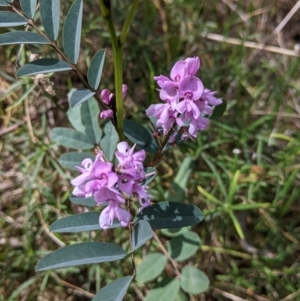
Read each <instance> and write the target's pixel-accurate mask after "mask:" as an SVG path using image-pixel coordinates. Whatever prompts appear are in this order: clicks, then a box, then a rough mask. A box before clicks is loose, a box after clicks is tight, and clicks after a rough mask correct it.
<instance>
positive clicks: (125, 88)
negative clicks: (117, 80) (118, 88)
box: [122, 84, 128, 100]
mask: <svg viewBox="0 0 300 301" xmlns="http://www.w3.org/2000/svg"><path fill="white" fill-rule="evenodd" d="M127 90H128V87H127V85H124V84H123V85H122V99H123V100H124V99H125V98H126V95H127Z"/></svg>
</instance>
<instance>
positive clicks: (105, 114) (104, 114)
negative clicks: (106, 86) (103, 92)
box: [100, 109, 114, 119]
mask: <svg viewBox="0 0 300 301" xmlns="http://www.w3.org/2000/svg"><path fill="white" fill-rule="evenodd" d="M113 116H114V111H113V110H110V109H109V110H104V111H102V112H101V113H100V118H103V119H107V118H111V117H113Z"/></svg>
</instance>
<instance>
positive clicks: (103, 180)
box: [71, 154, 118, 197]
mask: <svg viewBox="0 0 300 301" xmlns="http://www.w3.org/2000/svg"><path fill="white" fill-rule="evenodd" d="M81 165H82V166H83V167H84V168H82V167H78V166H76V167H77V169H78V170H79V171H80V172H81V173H82V174H81V175H79V176H78V177H76V178H75V179H73V180H72V181H71V184H72V185H73V186H75V188H74V190H73V192H72V193H73V194H74V195H76V196H78V197H90V196H93V195H94V194H95V193H96V192H99V191H101V190H102V189H103V188H105V187H108V188H112V187H113V186H114V185H115V184H116V183H117V181H118V175H117V174H116V173H114V172H113V170H112V169H113V164H112V163H108V162H104V161H103V159H102V154H101V155H97V157H96V159H95V162H93V161H92V160H91V159H85V160H83V161H82V163H81Z"/></svg>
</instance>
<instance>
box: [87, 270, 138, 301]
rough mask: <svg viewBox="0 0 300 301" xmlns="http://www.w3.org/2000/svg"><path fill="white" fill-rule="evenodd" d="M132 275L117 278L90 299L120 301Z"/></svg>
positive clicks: (94, 300)
mask: <svg viewBox="0 0 300 301" xmlns="http://www.w3.org/2000/svg"><path fill="white" fill-rule="evenodd" d="M132 279H133V276H126V277H123V278H120V279H117V280H115V281H113V282H111V283H110V284H108V285H106V286H105V287H104V288H103V289H101V290H100V291H99V292H98V293H97V294H96V295H95V297H94V298H93V299H92V301H122V300H123V298H124V296H125V294H126V292H127V289H128V287H129V284H130V282H131V281H132Z"/></svg>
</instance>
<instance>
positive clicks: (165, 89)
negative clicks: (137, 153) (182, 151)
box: [146, 57, 222, 139]
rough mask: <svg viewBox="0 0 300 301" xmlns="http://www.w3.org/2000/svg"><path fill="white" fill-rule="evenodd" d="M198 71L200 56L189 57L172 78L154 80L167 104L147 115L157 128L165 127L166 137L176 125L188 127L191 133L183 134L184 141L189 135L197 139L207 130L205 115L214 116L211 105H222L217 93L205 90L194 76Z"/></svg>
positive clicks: (179, 62) (182, 62)
mask: <svg viewBox="0 0 300 301" xmlns="http://www.w3.org/2000/svg"><path fill="white" fill-rule="evenodd" d="M199 68H200V59H199V58H198V57H193V58H187V59H185V60H184V61H178V62H177V63H175V65H174V66H173V68H172V70H171V73H170V79H169V78H168V77H166V76H163V75H160V76H155V77H154V80H155V81H156V82H157V84H158V86H159V87H160V90H159V96H160V99H161V100H162V101H163V102H164V103H163V104H156V105H151V106H150V107H149V108H148V109H147V110H146V114H147V115H148V116H154V117H156V118H157V122H156V127H158V128H162V131H163V135H164V136H165V135H167V134H168V133H169V131H170V129H172V128H173V129H174V127H175V126H177V128H181V127H189V129H188V134H187V133H184V134H183V135H184V136H183V137H182V139H186V138H188V136H190V137H193V138H196V137H197V133H198V131H203V130H205V129H206V128H207V126H208V123H209V120H208V119H207V118H206V117H205V116H207V115H210V114H211V113H212V106H217V105H219V104H221V103H222V100H221V99H218V98H216V97H215V95H216V94H217V92H212V91H210V90H208V89H205V88H204V86H203V83H202V81H201V80H200V79H199V78H198V77H196V76H195V74H196V72H197V71H198V70H199ZM171 137H172V136H171Z"/></svg>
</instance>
